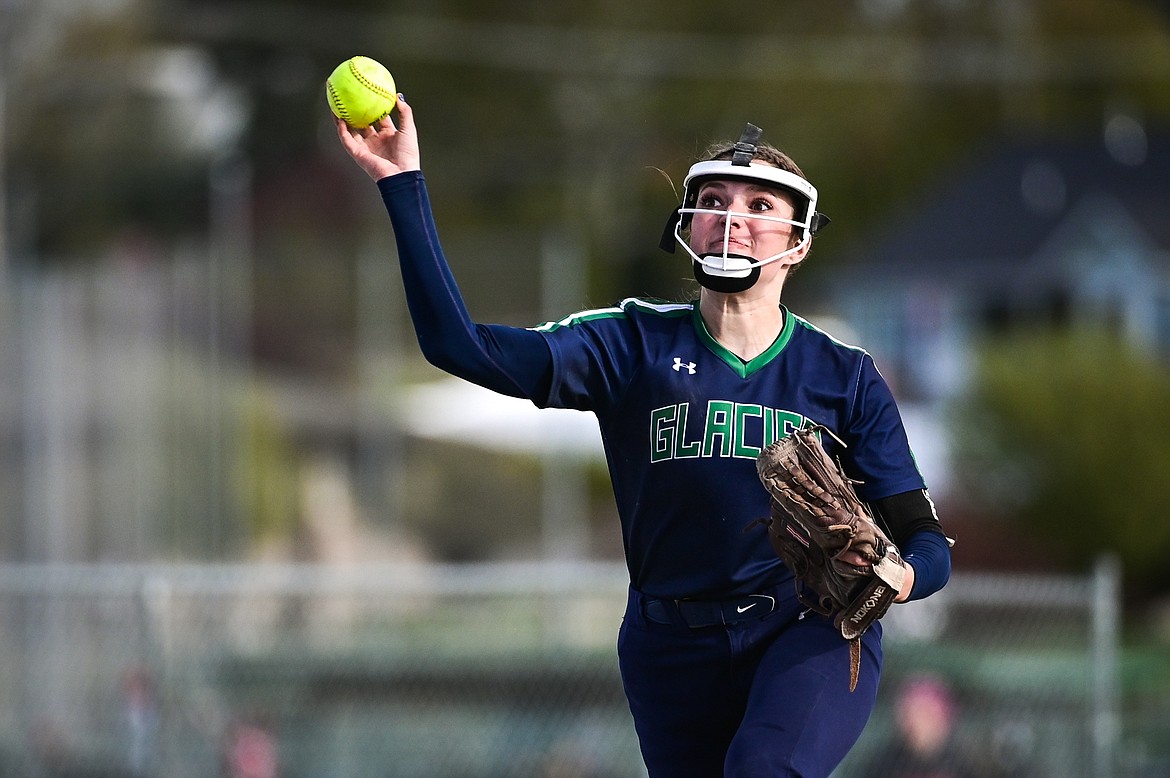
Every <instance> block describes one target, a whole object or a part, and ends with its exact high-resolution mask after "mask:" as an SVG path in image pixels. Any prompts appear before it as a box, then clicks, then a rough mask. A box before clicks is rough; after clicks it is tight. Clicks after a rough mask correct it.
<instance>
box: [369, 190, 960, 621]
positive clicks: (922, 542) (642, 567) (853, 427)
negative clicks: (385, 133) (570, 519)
mask: <svg viewBox="0 0 1170 778" xmlns="http://www.w3.org/2000/svg"><path fill="white" fill-rule="evenodd" d="M378 187H379V189H380V190H381V192H382V196H383V200H384V202H385V204H386V208H387V211H388V213H389V215H390V218H391V221H392V222H393V224H394V233H395V238H396V240H397V244H398V253H399V259H400V262H401V267H402V280H403V285H404V287H405V289H406V299H407V303H408V306H409V308H410V315H411V319H412V321H413V322H414V326H415V330H416V333H417V335H418V341H419V345H420V347H421V348H422V351H423V354H424V355H425V356H426V358H427V359H428V360H429V361H430V362H431V363H432V364H434V365H436V366H438V367H440V368H442V369H443V370H446V371H447V372H449V373H451V374H453V375H457V376H460V377H461V378H465V379H466V380H468V381H472V382H475V383H477V384H479V385H481V386H485V387H488V388H490V389H493V390H495V391H497V392H501V393H505V394H509V395H512V396H515V397H526V398H528V399H530V400H532V402H533V403H535V404H536V405H538V406H554V407H563V408H575V409H579V410H582V411H592V412H593V413H595V414H596V416H597V419H598V423H599V425H600V428H601V433H602V438H603V441H604V445H605V453H606V456H607V459H608V464H609V471H610V475H611V478H612V482H613V488H614V493H615V496H616V499H617V508H618V513H619V516H620V519H621V524H622V533H623V540H624V543H625V551H626V557H627V564H628V566H629V570H630V576H631V583H632V585H633V586H634V587H635V588H636V589H638V590H640V591H642V592H643V593H646V594H649V595H654V596H658V597H670V598H676V599H682V598H698V599H720V598H725V597H732V596H735V595H739V594H747V593H751V592H756V591H761V590H763V589H766V588H768V587H770V586H774V585H776V584H777V583H783V582H784V581H785V580H788V579H790V578H791V574H790V573H789V572H788V570H787V568H785V567H784V565H783V563H782V562H781V561H780V559H779V558H778V557H777V556H776V554H775V552H774V551H773V550H772V547H771V544H770V543H769V542H768V539H767V535H766V531H765V530H764V529H763V528H762V527H756V528H755V529H754V530H751V531H748V532H744V528H745V527H746V526H747V525H748V524H750V523H751V522H752V521H753V520H755V519H757V518H762V517H765V516H767V515H768V513H769V505H768V496H767V493H766V492H765V491H764V488H763V486H762V484H761V483H760V481H759V478H758V477H757V475H756V471H755V461H754V459H755V456H756V455H757V454H758V453H759V451H760V449H761V448H762V447H763V446H765V445H767V444H768V443H770V442H771V441H773V440H775V439H777V438H778V437H781V436H783V435H786V434H788V433H789V432H791V431H792V430H794V429H796V428H797V427H800V426H802V425H808V424H824V425H825V426H827V427H829V428H830V429H831V430H833V432H834V434H836V435H837V436H838V437H840V438H841V439H842V440H843V441H844V442H845V443H846V444H847V446H848V447H847V448H846V449H845V450H843V451H837V450H836V448H839V447H836V446H835V444H834V443H833V442H832V441H829V440H826V441H825V442H826V444H827V446H828V448H829V450H830V453H834V454H836V455H838V456H840V458H841V460H842V462H843V464H844V466H845V468H846V470H847V472H848V473H849V475H850V476H851V477H853V478H855V479H857V480H858V481H859V484H858V492H859V494H860V496H861V497H862V499H864V500H867V501H874V500H881V499H883V498H887V497H890V496H892V495H904V494H912V493H914V492H915V491H921V490H923V489H924V484H923V480H922V477H921V475H920V474H919V472H918V469H917V467H916V466H915V463H914V460H913V457H912V455H911V453H910V446H909V444H908V443H907V440H906V433H905V430H904V429H903V427H902V422H901V419H900V417H899V414H898V411H897V407H896V406H895V404H894V400H893V397H892V396H891V394H890V390H889V388H888V387H887V385H886V383H885V381H884V380H883V379H882V377H881V375H880V374H879V373H878V370H877V368H876V367H875V366H874V363H873V360H872V359H871V358H870V356H869V355H868V354H867V353H866V352H865V351H863V350H861V349H859V348H856V347H853V346H848V345H845V344H843V343H840V342H839V341H836V340H834V339H833V338H832V337H830V336H829V335H827V334H826V333H824V332H822V331H820V330H818V329H817V328H815V327H813V326H812V325H811V324H809V323H808V322H807V321H805V320H803V319H801V318H800V317H798V316H795V315H793V314H792V313H791V312H789V311H785V312H784V319H785V324H784V328H783V331H782V332H781V333H780V336H779V337H778V338H777V339H776V341H775V343H774V344H773V345H772V347H771V348H769V349H768V350H767V351H766V352H765V353H763V354H761V355H760V356H759V357H757V358H755V359H753V360H751V361H750V362H748V363H746V364H745V363H744V362H743V361H742V360H740V359H739V358H738V357H736V356H735V355H734V354H732V353H730V352H729V351H728V350H727V349H725V348H723V347H722V346H721V345H720V344H719V343H718V342H716V341H715V339H714V338H713V337H711V335H710V334H709V333H708V332H707V330H706V327H705V326H704V324H703V320H702V318H701V317H700V316H699V315H698V312H697V310H696V307H695V304H694V303H677V304H665V303H653V302H649V301H645V300H637V299H630V300H626V301H624V302H622V303H621V304H620V305H617V306H615V307H613V308H604V309H599V310H593V311H584V312H581V313H577V314H574V315H572V316H569V317H567V318H565V319H562V320H561V321H557V322H550V323H548V324H545V325H542V326H540V327H534V328H531V329H525V328H519V327H505V326H501V325H495V324H480V323H477V322H475V321H473V320H472V317H471V316H470V314H469V313H468V311H467V309H466V306H465V305H464V303H463V299H462V295H460V293H459V289H458V286H457V284H456V282H455V279H454V277H453V276H452V274H451V271H450V268H449V267H448V266H447V263H446V259H445V257H444V256H443V252H442V250H441V248H440V246H439V239H438V234H437V230H436V228H435V224H434V221H433V216H432V214H431V209H430V202H429V199H428V197H427V192H426V187H425V184H424V180H423V176H422V174H421V173H419V172H412V173H403V174H400V175H396V176H390V177H387V178H384V179H382V180H380V181H379V182H378ZM920 502H923V503H928V502H929V501H928V500H925V499H922V500H921V501H920ZM926 512H927V513H929V514H931V515H930V517H928V518H927V519H926V520H925V528H923V525H922V524H921V523H920V524H918V525H915V526H911V527H909V528H908V529H906V531H905V532H903V533H901V534H899V533H898V532H894V540H895V541H896V542H898V543H899V545H900V547H901V550H902V552H903V555H904V556H905V558H906V559H907V560H909V561H911V562H912V563H913V564H914V565H915V567H916V573H917V576H916V579H915V584H914V591H913V592H912V593H911V598H912V599H916V598H918V597H925V596H927V595H929V594H930V593H931V592H933V591H936V590H937V589H938V588H941V586H942V585H943V584H944V583H945V582H946V578H947V576H948V575H949V571H950V564H949V551H948V550H947V546H946V543H945V539H944V538H943V536H942V535H941V529H939V527H938V525H937V517H934V516H933V511H932V510H929V509H928V510H927V511H926ZM895 529H897V528H895ZM919 530H921V531H919Z"/></svg>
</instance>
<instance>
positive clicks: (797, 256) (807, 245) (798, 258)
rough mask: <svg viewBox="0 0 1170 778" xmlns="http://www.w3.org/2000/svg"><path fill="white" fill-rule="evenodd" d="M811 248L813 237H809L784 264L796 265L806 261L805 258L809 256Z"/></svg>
mask: <svg viewBox="0 0 1170 778" xmlns="http://www.w3.org/2000/svg"><path fill="white" fill-rule="evenodd" d="M811 248H812V238H809V239H808V240H807V241H805V242H804V245H803V246H801V247H800V251H797V252H796V253H794V254H792V255H791V256H789V257H787V258H786V259H785V260H784V264H785V265H787V266H788V267H796V266H797V265H799V264H800V263H802V262H804V258H805V257H807V256H808V252H809V250H810V249H811Z"/></svg>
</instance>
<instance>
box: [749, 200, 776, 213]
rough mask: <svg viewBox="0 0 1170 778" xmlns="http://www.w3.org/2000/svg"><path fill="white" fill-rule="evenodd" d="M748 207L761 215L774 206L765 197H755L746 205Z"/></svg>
mask: <svg viewBox="0 0 1170 778" xmlns="http://www.w3.org/2000/svg"><path fill="white" fill-rule="evenodd" d="M748 207H749V208H750V209H751V210H752V211H754V212H756V213H763V212H766V211H770V210H772V209H773V208H775V207H776V206H775V204H774V203H773V202H772V201H771V200H770V199H769V198H767V197H757V198H755V199H754V200H752V201H751V203H750V204H749V205H748Z"/></svg>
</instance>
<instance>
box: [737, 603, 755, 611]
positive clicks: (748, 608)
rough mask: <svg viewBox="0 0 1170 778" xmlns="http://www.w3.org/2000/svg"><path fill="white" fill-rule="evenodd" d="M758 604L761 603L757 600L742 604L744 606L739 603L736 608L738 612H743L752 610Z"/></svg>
mask: <svg viewBox="0 0 1170 778" xmlns="http://www.w3.org/2000/svg"><path fill="white" fill-rule="evenodd" d="M757 605H759V603H757V602H753V603H752V604H751V605H742V606H739V605H737V606H736V608H735V612H736V613H743V612H744V611H747V610H751V609H752V608H754V607H756V606H757Z"/></svg>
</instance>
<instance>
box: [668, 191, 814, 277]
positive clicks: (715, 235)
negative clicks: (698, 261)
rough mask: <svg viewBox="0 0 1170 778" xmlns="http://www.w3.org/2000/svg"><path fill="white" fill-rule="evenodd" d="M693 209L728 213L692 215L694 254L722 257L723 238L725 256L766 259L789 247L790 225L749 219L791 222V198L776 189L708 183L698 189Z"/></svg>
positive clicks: (791, 235)
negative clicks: (738, 255)
mask: <svg viewBox="0 0 1170 778" xmlns="http://www.w3.org/2000/svg"><path fill="white" fill-rule="evenodd" d="M695 207H696V208H710V209H713V210H720V211H729V212H730V213H728V214H714V213H696V214H695V215H694V217H693V218H692V220H691V234H690V245H691V248H692V249H693V250H694V251H695V253H697V254H700V255H703V254H716V255H719V254H722V253H723V243H724V239H725V238H726V240H727V252H728V253H729V254H743V255H746V256H750V257H753V258H755V259H766V258H767V257H771V256H774V255H776V254H779V253H780V252H782V251H785V250H786V249H789V248H791V247H792V242H793V229H794V228H793V226H792V225H791V224H785V223H783V222H777V221H771V220H770V219H753V218H750V216H752V215H757V214H758V215H759V216H771V217H778V218H781V219H791V218H792V217H793V215H794V213H795V208H794V207H793V203H792V199H791V197H790V196H789V195H787V194H785V193H783V192H782V191H781V190H779V189H776V188H773V187H768V186H762V185H760V184H756V183H753V182H751V181H709V182H707V183H705V184H704V185H703V187H702V188H701V189H700V190H699V194H698V197H697V199H696V201H695ZM728 220H730V221H731V225H730V229H728V225H727V222H728Z"/></svg>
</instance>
